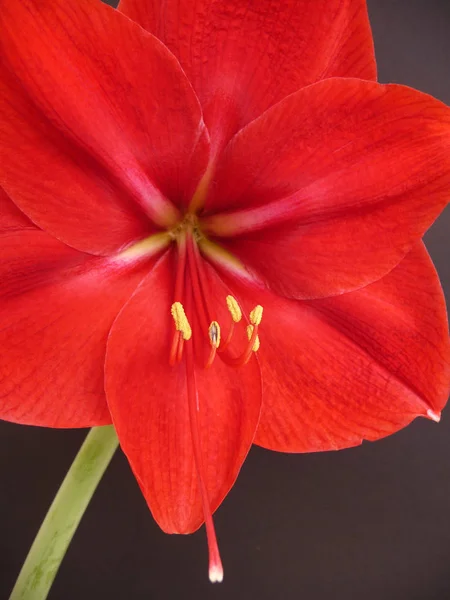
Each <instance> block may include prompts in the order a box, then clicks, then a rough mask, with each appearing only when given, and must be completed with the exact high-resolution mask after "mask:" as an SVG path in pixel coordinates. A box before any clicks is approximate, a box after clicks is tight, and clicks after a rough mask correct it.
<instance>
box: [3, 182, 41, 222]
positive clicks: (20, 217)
mask: <svg viewBox="0 0 450 600" xmlns="http://www.w3.org/2000/svg"><path fill="white" fill-rule="evenodd" d="M7 229H35V225H33V223H32V222H31V221H30V219H28V218H27V217H26V216H25V215H24V214H23V213H22V212H21V211H20V210H19V209H18V208H17V206H16V205H15V204H14V202H13V201H12V200H11V198H9V196H8V195H7V193H6V192H5V191H4V190H3V189H2V188H0V233H3V232H4V231H5V230H7Z"/></svg>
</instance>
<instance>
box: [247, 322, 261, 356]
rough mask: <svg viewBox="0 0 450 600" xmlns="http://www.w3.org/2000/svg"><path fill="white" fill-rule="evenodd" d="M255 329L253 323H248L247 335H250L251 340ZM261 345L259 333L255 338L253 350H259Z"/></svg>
mask: <svg viewBox="0 0 450 600" xmlns="http://www.w3.org/2000/svg"><path fill="white" fill-rule="evenodd" d="M253 330H254V326H253V325H247V337H248V341H250V340H251V339H252V335H253ZM259 345H260V344H259V335H257V336H256V338H255V341H254V342H253V346H252V351H253V352H258V350H259Z"/></svg>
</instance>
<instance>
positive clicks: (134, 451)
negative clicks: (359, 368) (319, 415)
mask: <svg viewBox="0 0 450 600" xmlns="http://www.w3.org/2000/svg"><path fill="white" fill-rule="evenodd" d="M173 271H174V265H173V257H172V255H171V253H170V252H168V253H166V255H164V257H163V258H162V259H161V260H160V262H159V263H158V264H157V265H156V266H155V268H154V269H153V271H152V272H151V273H150V274H149V275H148V276H147V278H146V279H145V280H144V281H143V282H142V284H141V285H140V286H139V288H138V289H137V290H136V292H135V293H134V295H133V296H132V298H131V299H130V300H129V302H128V303H127V304H126V305H125V307H124V309H123V310H122V311H121V313H120V314H119V316H118V317H117V319H116V321H115V323H114V325H113V327H112V330H111V334H110V337H109V340H108V349H107V356H106V394H107V399H108V404H109V408H110V410H111V414H112V418H113V421H114V424H115V427H116V429H117V433H118V435H119V439H120V443H121V446H122V448H123V450H124V452H125V454H126V455H127V456H128V459H129V461H130V464H131V467H132V469H133V471H134V473H135V475H136V478H137V480H138V481H139V483H140V486H141V489H142V491H143V493H144V495H145V497H146V500H147V502H148V504H149V507H150V509H151V511H152V513H153V516H154V517H155V519H156V521H157V522H158V524H159V525H160V527H161V528H162V529H163V530H165V531H167V532H171V533H189V532H192V531H194V530H196V529H197V528H198V527H199V526H200V525H201V523H202V522H203V511H202V505H201V502H200V494H199V490H198V479H197V473H196V468H195V463H194V456H193V448H192V439H191V428H190V421H189V411H188V398H187V388H186V367H185V359H184V358H183V359H182V361H181V363H179V364H177V365H176V366H174V367H170V366H169V354H170V345H171V342H172V337H173V333H174V324H173V321H172V317H171V315H170V307H171V304H172V302H173V297H172V293H173V285H174V275H173ZM208 276H209V280H210V281H211V282H212V284H213V288H214V293H215V295H214V296H212V298H211V299H214V300H217V301H218V302H219V301H220V303H221V304H223V307H224V309H223V310H224V312H226V305H225V296H226V293H227V292H226V290H225V289H224V286H223V284H221V282H220V280H219V279H218V277H217V275H215V272H214V270H213V269H211V268H209V273H208ZM188 317H189V319H190V321H191V324H192V325H193V326H192V329H193V338H192V340H190V341H187V342H185V344H190V343H193V342H195V340H197V343H198V341H199V340H201V336H202V332H201V331H199V324H198V323H197V320H196V319H195V318H194V319H193V318H192V317H191V316H190V315H189V314H188ZM196 355H197V358H198V357H199V352H198V348H197V347H196ZM193 375H194V374H193ZM195 380H196V385H197V390H198V402H199V412H198V421H199V434H200V441H201V446H202V450H203V461H202V462H203V471H204V472H203V478H204V481H205V483H206V487H207V490H208V493H209V499H210V502H211V507H212V510H215V509H216V508H217V506H218V505H219V504H220V502H221V501H222V499H223V498H224V496H225V495H226V494H227V492H228V491H229V489H230V487H231V486H232V484H233V482H234V480H235V479H236V477H237V474H238V472H239V469H240V467H241V464H242V462H243V461H244V458H245V456H246V454H247V452H248V450H249V448H250V445H251V443H252V441H253V436H254V432H255V430H256V426H257V422H258V418H259V412H260V406H261V379H260V372H259V366H258V363H257V361H256V360H255V359H252V360H251V361H250V363H249V364H247V365H246V366H244V367H242V368H241V369H237V370H235V369H232V368H230V367H227V366H225V365H224V363H222V362H221V360H220V358H218V357H216V360H215V362H214V364H213V365H212V367H211V368H210V369H209V370H205V369H204V368H203V367H202V366H199V365H197V366H196V370H195Z"/></svg>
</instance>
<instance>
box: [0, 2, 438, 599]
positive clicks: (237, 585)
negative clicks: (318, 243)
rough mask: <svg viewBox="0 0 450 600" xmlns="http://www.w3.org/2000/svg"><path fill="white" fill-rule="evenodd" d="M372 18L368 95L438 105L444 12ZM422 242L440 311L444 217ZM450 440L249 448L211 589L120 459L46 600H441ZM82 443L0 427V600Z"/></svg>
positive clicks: (221, 517)
mask: <svg viewBox="0 0 450 600" xmlns="http://www.w3.org/2000/svg"><path fill="white" fill-rule="evenodd" d="M74 1H75V0H74ZM311 1H314V0H311ZM369 12H370V16H371V22H372V26H373V33H374V37H375V45H376V51H377V58H378V64H379V78H380V80H381V81H382V82H399V83H404V84H408V85H411V86H413V87H416V88H419V89H421V90H423V91H426V92H429V93H431V94H433V95H434V96H436V97H438V98H440V99H441V100H443V101H444V102H447V103H450V2H449V1H448V0H442V1H438V0H435V1H431V0H370V1H369ZM426 242H427V245H428V248H429V250H430V253H431V255H432V257H433V259H434V261H435V264H436V266H437V269H438V271H439V273H440V276H441V279H442V282H443V286H444V289H445V291H446V296H447V300H448V299H449V298H450V261H449V259H448V257H449V253H450V211H448V210H447V212H446V213H445V214H444V215H443V216H442V217H441V218H440V220H439V221H438V222H437V223H436V224H435V225H434V226H433V228H432V229H431V231H430V232H429V233H428V234H427V236H426ZM448 410H450V409H448ZM449 434H450V413H449V412H447V413H445V412H444V416H443V420H442V422H441V424H440V425H436V424H434V423H432V422H431V421H426V420H424V419H419V420H417V421H416V422H415V423H413V424H412V425H411V426H410V427H409V428H408V429H406V430H404V431H402V432H400V433H398V434H396V435H394V436H392V437H390V438H388V439H386V440H383V441H380V442H377V443H375V444H369V443H367V444H363V446H362V447H360V448H357V449H352V450H345V451H341V452H337V453H332V452H330V453H324V454H311V455H298V456H296V455H282V454H276V453H271V452H268V451H265V450H262V449H260V448H256V447H255V448H254V449H253V450H252V451H251V452H250V456H249V458H248V460H247V462H246V463H245V465H244V467H243V469H242V472H241V475H240V477H239V479H238V482H237V484H236V485H235V487H234V488H233V490H232V491H231V493H230V494H229V496H228V498H227V499H226V500H225V502H224V504H223V505H222V507H221V508H220V509H219V510H218V512H217V513H216V518H215V522H216V526H217V531H218V536H219V541H220V547H221V552H222V557H223V561H224V565H225V579H224V583H223V584H221V585H215V586H212V585H211V584H210V583H209V581H208V578H207V553H206V542H205V535H204V532H203V530H201V531H200V532H198V533H196V534H194V535H192V536H186V537H184V536H168V535H165V534H163V533H162V532H161V531H160V530H159V529H158V527H157V526H156V524H155V523H154V522H153V520H152V517H151V515H150V513H149V511H148V509H147V506H146V504H145V501H144V499H143V497H142V496H141V494H140V492H139V489H138V486H137V483H136V482H135V480H134V478H133V476H132V474H131V471H130V469H129V467H128V465H127V462H126V460H125V458H124V456H123V455H122V454H121V453H120V452H119V453H117V454H116V456H115V457H114V459H113V461H112V463H111V466H110V468H109V469H108V471H107V473H106V475H105V477H104V479H103V481H102V482H101V484H100V486H99V488H98V491H97V493H96V495H95V496H94V499H93V501H92V503H91V505H90V506H89V508H88V510H87V513H86V515H85V517H84V519H83V521H82V523H81V525H80V527H79V529H78V531H77V533H76V536H75V538H74V541H73V543H72V545H71V547H70V548H69V551H68V553H67V556H66V559H65V560H64V562H63V564H62V567H61V569H60V572H59V574H58V576H57V578H56V580H55V584H54V586H53V588H52V591H51V593H50V600H72V599H81V598H83V599H84V600H92V599H103V598H112V599H115V598H118V599H122V598H123V599H125V600H128V599H129V600H134V599H136V600H140V599H144V598H145V599H147V600H153V599H158V600H159V599H175V598H191V597H192V598H199V599H200V600H203V599H210V598H211V599H219V600H220V599H224V598H227V599H229V598H233V599H236V600H240V599H244V598H245V599H251V598H254V597H258V598H259V599H260V600H269V599H270V600H278V599H282V600H294V599H297V598H302V599H304V600H323V599H333V600H340V599H344V598H345V599H346V600H349V599H350V600H352V599H353V598H355V599H356V598H360V597H363V598H364V600H447V599H450V435H449ZM84 436H85V431H58V430H46V429H39V428H33V427H24V426H19V425H13V424H9V423H3V422H0V475H1V479H0V598H7V596H8V593H9V591H10V589H11V587H12V585H13V582H14V580H15V577H16V575H17V573H18V571H19V569H20V566H21V564H22V561H23V560H24V558H25V556H26V553H27V551H28V548H29V546H30V544H31V542H32V541H33V539H34V535H35V533H36V531H37V529H38V527H39V524H40V522H41V521H42V519H43V517H44V515H45V513H46V510H47V508H48V506H49V504H50V502H51V501H52V499H53V497H54V495H55V493H56V490H57V488H58V486H59V484H60V482H61V480H62V478H63V477H64V474H65V472H66V470H67V468H68V467H69V465H70V464H71V461H72V459H73V457H74V456H75V454H76V452H77V450H78V448H79V446H80V444H81V442H82V440H83V438H84Z"/></svg>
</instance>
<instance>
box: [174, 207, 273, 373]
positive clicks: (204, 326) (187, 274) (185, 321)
mask: <svg viewBox="0 0 450 600" xmlns="http://www.w3.org/2000/svg"><path fill="white" fill-rule="evenodd" d="M186 229H187V231H186ZM173 231H174V232H176V233H173V235H174V236H175V235H176V236H177V237H176V239H177V244H178V261H177V270H176V277H175V290H174V302H173V304H172V306H171V314H172V317H173V320H174V325H175V332H174V335H173V339H172V345H171V350H170V356H169V363H170V364H171V365H172V366H173V365H175V364H176V363H179V362H180V361H181V359H182V357H183V349H184V343H185V342H187V341H190V340H191V338H192V327H191V324H190V322H189V318H188V316H186V312H185V306H184V304H185V303H186V300H185V297H186V296H192V299H188V300H187V302H189V304H191V303H192V308H193V309H194V310H195V312H196V315H197V317H198V321H199V322H200V325H201V331H200V332H199V333H200V335H201V336H202V337H203V339H204V340H205V342H206V343H207V344H208V345H209V347H210V350H209V356H208V358H207V360H206V361H205V363H204V367H205V368H207V369H208V368H209V367H211V365H212V364H213V362H214V359H215V357H216V354H217V352H218V353H219V354H220V357H221V359H222V360H223V361H224V362H225V363H226V364H227V365H229V366H233V367H240V366H243V365H245V364H246V363H247V362H248V361H249V360H250V358H251V355H252V352H257V351H258V349H259V345H260V342H259V336H258V327H259V325H260V323H261V319H262V314H263V308H262V306H260V305H258V306H256V307H255V308H254V309H253V310H252V311H251V312H250V315H249V324H248V325H247V328H246V333H247V339H248V343H247V345H246V347H245V349H244V351H243V352H242V353H241V354H240V355H239V356H232V355H231V354H230V352H229V346H230V342H231V340H232V337H233V334H234V329H235V324H237V323H240V322H241V320H242V310H241V308H240V306H239V304H238V302H237V300H236V298H234V296H231V295H227V296H226V297H225V298H224V302H226V305H227V308H228V312H229V314H230V319H229V323H228V334H227V336H226V338H223V337H222V331H221V326H220V324H219V323H218V322H217V321H216V320H213V319H211V316H210V310H209V309H210V307H209V306H208V301H207V300H208V298H207V294H206V292H205V290H206V289H207V285H206V274H205V271H204V264H203V260H202V258H201V256H200V253H199V249H198V246H197V243H196V242H197V241H198V240H199V239H201V237H202V234H201V231H200V229H199V227H198V224H197V221H196V218H195V216H193V215H188V216H187V217H186V218H185V220H184V221H182V222H181V223H180V224H179V225H178V226H177V227H176V228H175V230H173ZM186 281H187V282H188V286H187V287H188V289H187V290H186V285H185V284H186Z"/></svg>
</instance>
